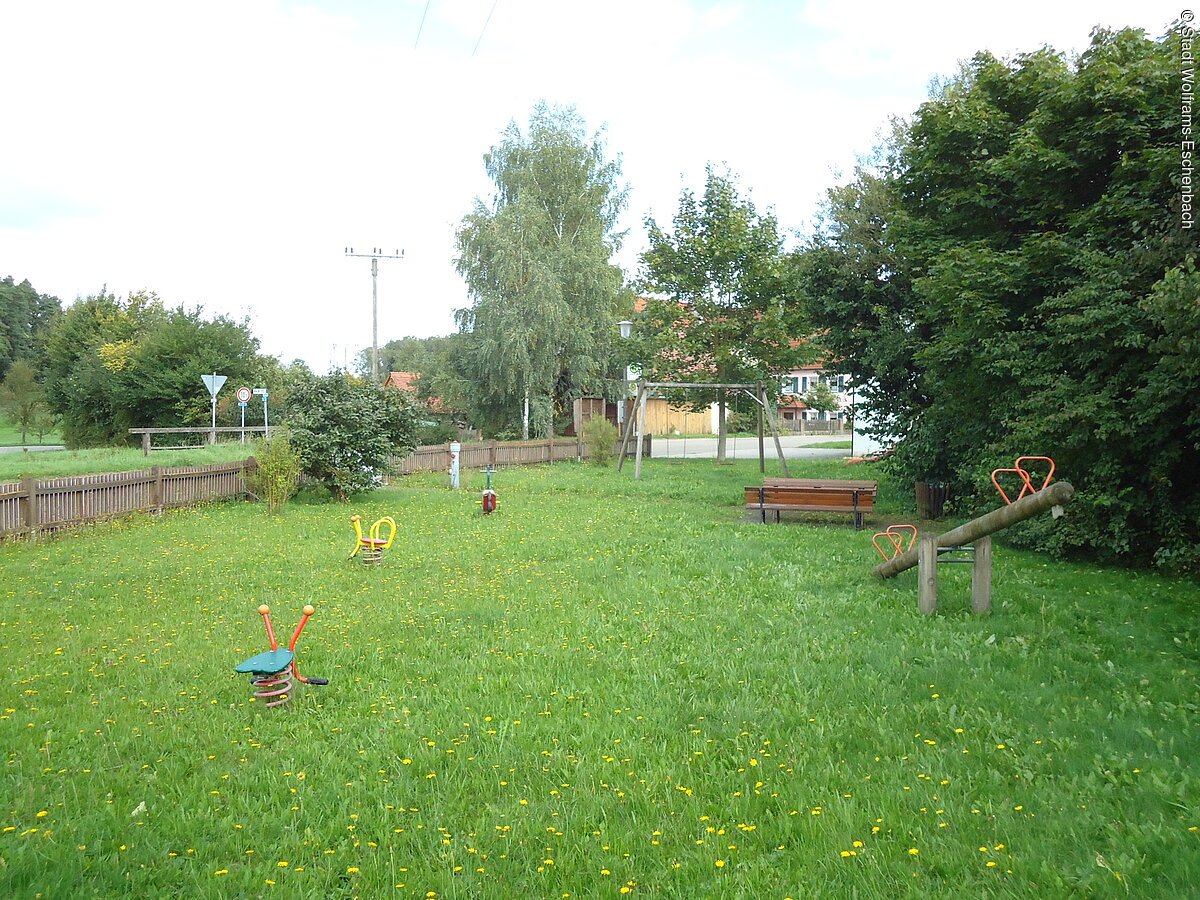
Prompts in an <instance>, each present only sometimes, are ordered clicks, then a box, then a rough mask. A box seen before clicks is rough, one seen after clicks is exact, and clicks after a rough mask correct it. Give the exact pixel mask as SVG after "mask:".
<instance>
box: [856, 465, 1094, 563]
mask: <svg viewBox="0 0 1200 900" xmlns="http://www.w3.org/2000/svg"><path fill="white" fill-rule="evenodd" d="M1074 496H1075V488H1074V487H1073V486H1072V485H1071V483H1070V482H1069V481H1056V482H1054V483H1053V484H1051V485H1050V486H1049V487H1047V488H1046V489H1045V490H1042V491H1038V492H1037V493H1036V494H1030V495H1029V496H1028V497H1022V498H1021V499H1020V500H1018V501H1017V502H1016V503H1014V504H1012V505H1011V506H1002V507H1000V508H999V509H994V510H992V511H991V512H990V513H986V514H985V515H982V516H980V517H979V518H978V519H972V520H971V521H970V522H967V523H966V524H965V525H960V526H958V527H957V528H954V529H951V530H950V531H947V532H946V533H945V534H940V535H938V539H937V545H938V546H939V547H961V546H962V545H964V544H971V543H974V542H975V541H977V540H979V539H980V538H982V537H987V536H988V535H989V534H995V533H996V532H997V531H1002V530H1004V529H1005V528H1008V526H1010V525H1015V524H1017V523H1018V522H1023V521H1025V520H1026V519H1031V518H1033V517H1034V516H1036V515H1038V514H1039V513H1043V512H1045V511H1046V510H1048V509H1050V508H1051V507H1054V506H1065V505H1066V504H1068V503H1070V502H1071V498H1072V497H1074ZM918 552H919V551H918V548H916V547H914V548H913V549H912V550H909V551H908V552H907V553H901V554H900V555H899V556H897V557H896V558H894V559H890V560H888V561H887V562H885V563H880V564H879V565H877V566H876V567H875V568H874V569H873V570H872V571H873V573H874V574H875V575H878V576H879V577H880V578H891V577H892V576H893V575H899V574H900V573H901V572H904V571H907V570H908V569H911V568H912V567H913V566H915V565H916V564H917V561H918Z"/></svg>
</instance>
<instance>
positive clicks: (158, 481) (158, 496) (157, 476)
mask: <svg viewBox="0 0 1200 900" xmlns="http://www.w3.org/2000/svg"><path fill="white" fill-rule="evenodd" d="M150 477H151V478H153V479H154V480H153V481H151V482H150V505H151V506H152V507H154V511H155V512H162V511H163V473H162V466H151V467H150Z"/></svg>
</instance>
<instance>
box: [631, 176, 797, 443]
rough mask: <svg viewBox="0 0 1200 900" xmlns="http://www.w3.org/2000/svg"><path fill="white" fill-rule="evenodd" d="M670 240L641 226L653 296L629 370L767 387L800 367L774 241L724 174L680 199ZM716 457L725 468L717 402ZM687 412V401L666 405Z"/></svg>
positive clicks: (766, 223)
mask: <svg viewBox="0 0 1200 900" xmlns="http://www.w3.org/2000/svg"><path fill="white" fill-rule="evenodd" d="M673 228H674V230H673V231H667V230H666V229H664V228H662V227H661V226H659V224H658V223H657V222H656V221H655V220H654V219H653V218H647V220H646V229H647V232H648V236H649V241H650V248H649V249H648V250H647V251H646V252H645V253H643V254H642V258H641V261H642V270H641V279H640V287H641V288H642V289H643V290H645V291H649V292H652V293H653V294H656V295H658V296H657V297H655V298H653V299H649V300H647V302H646V307H645V310H644V312H643V313H642V315H640V316H639V317H638V320H637V340H636V342H635V344H634V346H635V347H636V348H637V353H638V360H637V362H638V365H639V367H640V368H641V370H642V373H643V374H644V375H645V376H647V377H648V379H649V380H654V381H689V382H708V383H714V384H720V383H743V382H744V383H750V382H757V381H762V380H773V379H777V378H778V376H781V375H783V374H784V373H786V372H787V371H789V370H790V369H791V368H793V367H794V366H797V365H799V364H800V363H801V362H803V361H805V358H806V356H807V355H808V354H807V352H806V348H805V346H804V345H803V344H800V343H798V342H797V341H796V339H797V338H800V337H801V336H803V334H804V330H805V324H804V320H803V317H802V312H803V307H802V305H801V304H800V303H798V302H797V301H796V298H795V296H794V293H793V290H792V288H791V285H790V284H789V282H788V280H787V278H786V277H785V268H784V254H783V241H782V238H781V237H780V235H779V226H778V223H777V222H776V219H775V216H774V215H773V214H771V213H769V212H768V213H760V212H758V210H757V209H756V208H755V206H754V204H753V203H752V202H751V201H750V200H748V199H742V198H741V197H739V196H738V192H737V185H736V181H735V179H734V177H733V176H732V175H731V174H728V173H726V174H721V173H718V172H717V171H716V170H715V169H714V168H713V167H712V166H709V167H708V169H707V171H706V177H705V185H704V194H703V196H701V197H700V198H697V197H696V196H695V194H694V193H693V192H691V191H687V190H685V191H684V192H683V193H682V194H681V195H680V199H679V210H678V212H677V213H676V214H675V218H674V221H673ZM716 396H717V402H718V407H719V415H718V422H719V426H718V440H717V457H718V458H719V459H724V458H725V434H726V430H727V429H726V424H725V419H726V415H725V413H726V392H725V391H724V390H719V389H718V390H717V391H716ZM671 399H673V400H675V401H676V402H682V403H688V402H695V395H680V396H678V397H672V398H671Z"/></svg>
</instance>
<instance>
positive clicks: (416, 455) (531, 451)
mask: <svg viewBox="0 0 1200 900" xmlns="http://www.w3.org/2000/svg"><path fill="white" fill-rule="evenodd" d="M643 440H644V441H645V444H644V445H643V450H642V452H643V454H644V455H646V456H649V455H650V435H645V436H644V438H643ZM636 446H637V445H636V443H635V442H633V441H631V442H630V444H629V449H627V450H626V454H627V455H632V453H633V451H634V449H636ZM587 458H588V447H587V444H585V443H583V441H581V440H578V439H571V438H547V439H545V440H540V441H480V442H478V443H473V444H463V445H462V449H461V450H460V452H459V459H458V464H459V465H460V466H461V467H463V468H465V469H482V468H484V467H485V466H492V467H493V468H500V467H501V466H531V465H536V464H538V463H549V462H563V461H565V460H568V459H571V460H576V459H587ZM392 464H393V465H394V466H395V471H396V474H397V475H412V474H413V473H415V472H445V471H448V470H449V468H450V445H449V444H433V445H429V446H425V447H417V448H416V449H415V450H413V452H412V453H411V454H409V455H408V456H405V457H403V458H402V459H393V460H392Z"/></svg>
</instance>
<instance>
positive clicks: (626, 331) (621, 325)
mask: <svg viewBox="0 0 1200 900" xmlns="http://www.w3.org/2000/svg"><path fill="white" fill-rule="evenodd" d="M617 328H618V329H620V331H621V339H622V340H628V339H629V335H630V334H631V333H632V332H633V323H632V322H631V321H629V320H628V319H622V320H621V321H620V322H618V323H617ZM621 370H622V371H623V372H624V373H625V386H624V390H623V391H622V392H621V402H620V404H618V406H617V430H618V431H620V432H621V433H622V434H623V433H624V431H625V404H626V403H628V402H629V366H628V365H622V366H621Z"/></svg>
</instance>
